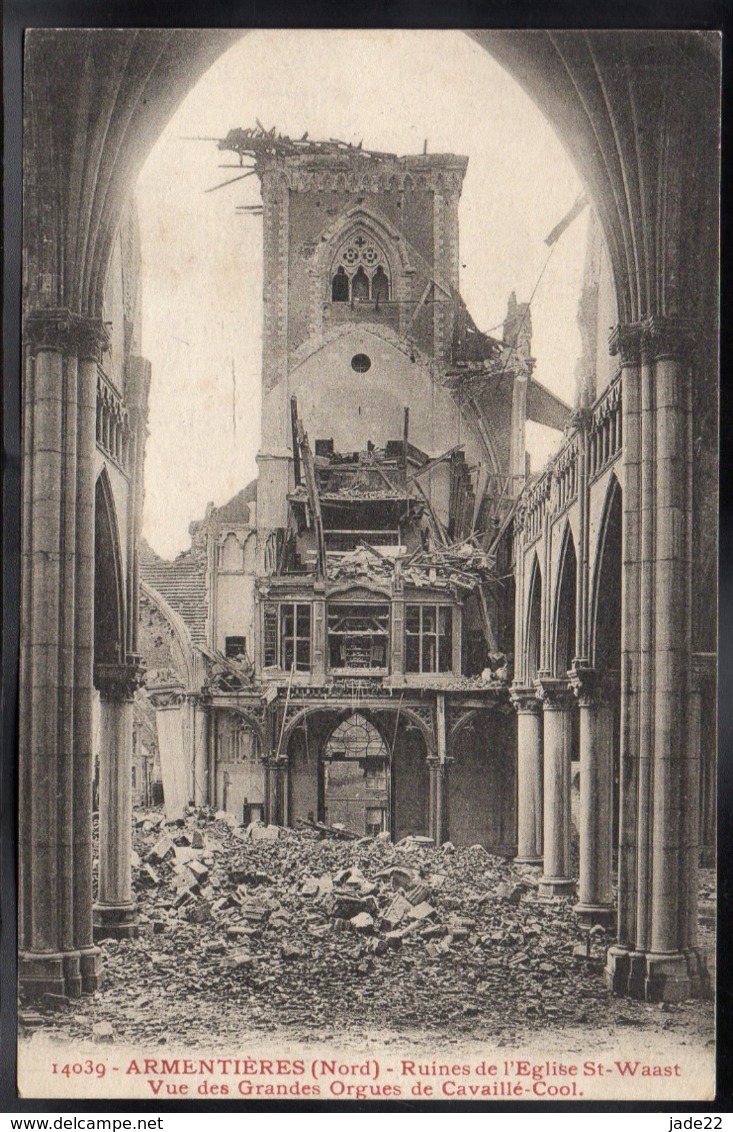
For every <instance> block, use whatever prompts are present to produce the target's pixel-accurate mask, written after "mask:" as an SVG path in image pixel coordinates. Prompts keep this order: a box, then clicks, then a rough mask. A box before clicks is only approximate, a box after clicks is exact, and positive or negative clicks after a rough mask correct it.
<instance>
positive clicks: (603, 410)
mask: <svg viewBox="0 0 733 1132" xmlns="http://www.w3.org/2000/svg"><path fill="white" fill-rule="evenodd" d="M622 443H623V437H622V435H621V379H620V377H617V378H616V380H615V381H613V382H612V383H611V384H610V385H609V386H608V388H607V389H606V390H604V392H603V393H602V394H601V396H600V397H599V398H598V400H597V401H596V403H595V405H594V406H593V410H592V417H591V425H590V433H589V435H588V465H589V466H588V474H589V475H590V477H591V478H592V477H593V476H595V475H597V474H598V472H600V471H601V470H602V469H603V468H604V467H605V466H606V464H609V463H610V462H611V460H613V459H615V457H616V456H618V454H619V452H620V451H621V445H622Z"/></svg>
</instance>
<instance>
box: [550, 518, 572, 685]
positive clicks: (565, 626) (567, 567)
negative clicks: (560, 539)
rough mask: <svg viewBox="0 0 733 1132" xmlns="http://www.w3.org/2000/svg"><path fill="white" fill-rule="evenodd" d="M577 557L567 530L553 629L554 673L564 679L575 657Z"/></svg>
mask: <svg viewBox="0 0 733 1132" xmlns="http://www.w3.org/2000/svg"><path fill="white" fill-rule="evenodd" d="M576 578H577V559H576V556H575V545H574V543H573V539H572V535H571V534H570V532H568V537H567V541H566V543H565V549H564V552H563V556H562V565H561V567H560V580H559V583H558V593H557V605H556V609H557V620H556V631H555V674H556V676H558V677H559V678H560V679H564V677H565V676H566V674H567V672H568V671H569V669H570V668H571V666H572V663H573V660H574V658H575V601H576Z"/></svg>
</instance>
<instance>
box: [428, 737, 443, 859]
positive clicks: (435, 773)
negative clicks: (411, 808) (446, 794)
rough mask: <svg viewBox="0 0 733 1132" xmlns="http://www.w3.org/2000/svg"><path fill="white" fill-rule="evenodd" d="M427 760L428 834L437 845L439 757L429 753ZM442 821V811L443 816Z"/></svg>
mask: <svg viewBox="0 0 733 1132" xmlns="http://www.w3.org/2000/svg"><path fill="white" fill-rule="evenodd" d="M426 762H427V764H428V776H429V785H428V836H429V837H432V838H434V840H435V843H436V845H437V844H438V813H437V811H438V806H437V800H438V789H439V787H438V778H439V772H440V767H439V764H438V759H437V758H436V756H435V755H428V757H427V759H426ZM440 820H441V821H442V813H441V818H440Z"/></svg>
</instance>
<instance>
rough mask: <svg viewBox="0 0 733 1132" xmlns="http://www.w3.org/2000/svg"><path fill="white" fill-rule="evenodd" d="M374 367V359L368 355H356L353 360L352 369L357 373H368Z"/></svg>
mask: <svg viewBox="0 0 733 1132" xmlns="http://www.w3.org/2000/svg"><path fill="white" fill-rule="evenodd" d="M371 367H372V359H371V358H370V357H369V356H368V355H367V354H354V356H353V358H352V359H351V368H352V369H353V370H355V371H356V372H357V373H366V371H367V370H368V369H371Z"/></svg>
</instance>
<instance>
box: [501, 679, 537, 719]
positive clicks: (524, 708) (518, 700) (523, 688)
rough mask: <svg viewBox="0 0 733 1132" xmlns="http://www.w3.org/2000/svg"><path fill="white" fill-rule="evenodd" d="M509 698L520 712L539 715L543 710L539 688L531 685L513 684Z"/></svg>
mask: <svg viewBox="0 0 733 1132" xmlns="http://www.w3.org/2000/svg"><path fill="white" fill-rule="evenodd" d="M509 699H510V700H511V702H512V705H513V707H514V709H515V711H516V712H517V713H518V714H529V715H539V713H540V711H541V710H542V704H541V703H540V700H539V699H538V696H537V689H536V688H534V687H530V686H529V685H525V684H512V686H511V688H510V689H509Z"/></svg>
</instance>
